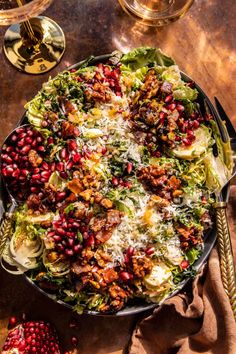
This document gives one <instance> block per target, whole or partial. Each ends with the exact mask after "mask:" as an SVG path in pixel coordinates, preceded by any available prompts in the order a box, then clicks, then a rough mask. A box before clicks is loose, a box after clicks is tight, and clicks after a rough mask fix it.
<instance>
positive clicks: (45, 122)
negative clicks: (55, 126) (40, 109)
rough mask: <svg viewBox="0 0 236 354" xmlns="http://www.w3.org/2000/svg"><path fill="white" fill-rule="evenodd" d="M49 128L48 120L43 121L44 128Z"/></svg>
mask: <svg viewBox="0 0 236 354" xmlns="http://www.w3.org/2000/svg"><path fill="white" fill-rule="evenodd" d="M47 126H48V122H47V121H46V120H43V121H42V123H41V127H42V128H46V127H47Z"/></svg>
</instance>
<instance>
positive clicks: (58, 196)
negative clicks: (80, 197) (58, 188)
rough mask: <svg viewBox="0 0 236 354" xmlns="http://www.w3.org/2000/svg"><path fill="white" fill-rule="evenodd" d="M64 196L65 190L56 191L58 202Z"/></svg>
mask: <svg viewBox="0 0 236 354" xmlns="http://www.w3.org/2000/svg"><path fill="white" fill-rule="evenodd" d="M65 196H66V192H58V193H57V195H56V199H57V201H58V202H60V201H62V200H63V199H64V198H65Z"/></svg>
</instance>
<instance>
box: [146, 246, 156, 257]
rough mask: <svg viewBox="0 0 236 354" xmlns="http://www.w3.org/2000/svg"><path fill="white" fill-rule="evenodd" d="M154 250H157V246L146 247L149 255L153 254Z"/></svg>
mask: <svg viewBox="0 0 236 354" xmlns="http://www.w3.org/2000/svg"><path fill="white" fill-rule="evenodd" d="M154 252H155V247H152V246H150V247H148V248H146V249H145V253H146V255H147V256H151V255H152V254H153V253H154Z"/></svg>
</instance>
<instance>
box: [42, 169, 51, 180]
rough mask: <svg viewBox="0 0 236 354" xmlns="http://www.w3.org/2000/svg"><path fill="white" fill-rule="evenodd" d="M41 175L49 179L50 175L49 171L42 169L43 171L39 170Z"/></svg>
mask: <svg viewBox="0 0 236 354" xmlns="http://www.w3.org/2000/svg"><path fill="white" fill-rule="evenodd" d="M41 176H42V177H43V178H45V179H49V177H50V176H51V172H50V171H43V172H41Z"/></svg>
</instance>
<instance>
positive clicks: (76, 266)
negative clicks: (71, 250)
mask: <svg viewBox="0 0 236 354" xmlns="http://www.w3.org/2000/svg"><path fill="white" fill-rule="evenodd" d="M71 269H72V272H74V273H75V274H76V275H80V274H82V273H88V272H90V271H91V266H90V265H89V264H86V265H81V264H80V262H75V263H73V264H72V267H71Z"/></svg>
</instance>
